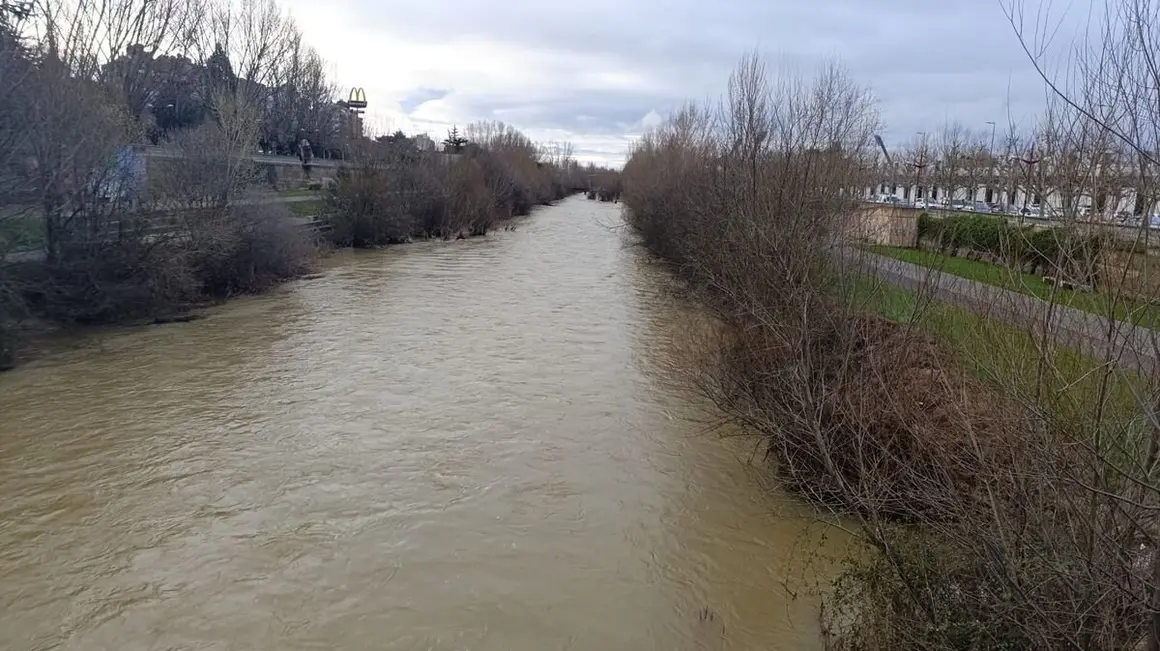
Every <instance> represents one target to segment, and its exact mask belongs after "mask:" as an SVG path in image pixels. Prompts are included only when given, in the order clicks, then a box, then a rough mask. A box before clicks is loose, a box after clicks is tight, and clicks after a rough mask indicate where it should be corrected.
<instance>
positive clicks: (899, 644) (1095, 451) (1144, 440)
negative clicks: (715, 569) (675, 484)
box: [623, 14, 1160, 651]
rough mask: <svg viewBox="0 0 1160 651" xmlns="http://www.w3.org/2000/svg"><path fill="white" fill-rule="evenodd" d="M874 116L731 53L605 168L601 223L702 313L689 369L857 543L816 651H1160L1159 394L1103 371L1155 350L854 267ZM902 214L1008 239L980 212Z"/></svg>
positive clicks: (861, 101)
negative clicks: (1092, 339)
mask: <svg viewBox="0 0 1160 651" xmlns="http://www.w3.org/2000/svg"><path fill="white" fill-rule="evenodd" d="M1126 16H1127V14H1125V15H1124V16H1120V17H1119V19H1126V18H1125V17H1126ZM1139 27H1140V25H1136V27H1134V28H1133V29H1124V30H1119V29H1117V30H1113V32H1109V33H1120V34H1137V35H1138V34H1150V33H1151V32H1149V31H1148V30H1147V29H1139ZM1117 51H1119V50H1117ZM1144 51H1146V50H1145V49H1141V48H1134V49H1133V48H1126V49H1124V50H1123V51H1120V54H1122V55H1127V56H1129V58H1130V57H1131V56H1144V55H1143V54H1135V55H1132V54H1131V53H1132V52H1136V53H1140V52H1144ZM1117 60H1118V59H1117ZM1101 69H1102V68H1101ZM1109 92H1110V91H1109ZM1127 92H1128V91H1127V90H1125V93H1127ZM1125 97H1126V96H1125ZM1104 99H1105V100H1106V99H1109V98H1106V97H1105V98H1104ZM1121 99H1123V98H1121ZM1106 105H1107V104H1106V102H1104V103H1100V104H1097V103H1094V102H1093V106H1101V107H1102V106H1106ZM1125 105H1126V102H1125V103H1121V104H1120V106H1121V109H1122V108H1123V107H1124V106H1125ZM1100 110H1103V109H1100ZM1109 111H1110V109H1109ZM1124 113H1126V111H1124ZM1155 113H1156V111H1155V104H1152V105H1149V106H1148V107H1145V108H1142V109H1139V110H1137V111H1136V113H1135V115H1136V116H1137V118H1138V117H1140V116H1142V115H1147V116H1150V117H1149V119H1150V120H1151V119H1152V117H1154V116H1155ZM1120 114H1123V113H1120ZM1149 124H1160V119H1156V120H1153V121H1151V122H1149ZM877 128H878V116H877V115H876V113H875V110H874V103H873V99H872V97H871V95H870V94H869V92H868V91H867V90H865V89H864V88H861V87H860V86H858V85H857V84H856V83H855V82H853V81H851V80H850V79H849V78H848V77H847V76H846V75H845V74H844V73H843V72H842V71H841V69H839V68H836V67H832V66H831V67H827V68H825V69H823V70H822V71H821V72H820V73H819V74H818V75H817V76H816V77H815V78H813V79H812V80H804V79H801V78H797V77H794V76H788V75H787V76H780V77H777V78H771V77H770V76H769V75H768V74H767V72H766V70H765V69H764V67H763V65H762V63H761V62H760V60H759V59H758V58H756V57H747V58H746V59H745V60H744V61H743V62H742V63H741V65H740V66H739V67H738V69H737V71H736V72H735V73H734V75H733V76H732V78H731V79H730V82H729V92H728V95H727V97H725V98H724V99H723V100H722V102H721V103H720V104H719V105H709V106H704V105H702V106H689V107H686V108H685V109H683V110H681V111H680V112H678V113H677V114H676V115H674V116H673V117H672V118H671V119H670V120H669V121H668V122H667V123H665V124H664V125H662V126H661V127H659V128H658V129H656V130H654V131H653V132H651V133H649V134H647V135H646V136H645V137H644V138H642V140H641V141H640V142H639V144H638V145H637V147H636V148H635V150H634V151H633V153H632V156H631V158H630V160H629V162H628V163H627V165H626V166H625V169H624V194H623V201H624V202H625V204H626V205H627V207H628V212H627V213H626V220H627V221H628V223H629V224H630V225H631V226H632V227H634V229H635V230H636V231H637V233H638V234H639V236H640V237H641V239H642V241H643V242H644V244H645V245H647V246H648V248H649V249H650V250H652V251H653V252H655V253H656V254H657V255H658V256H660V257H661V258H662V259H664V260H666V261H668V262H669V263H671V265H672V267H673V269H674V271H675V272H676V273H679V274H681V275H682V276H683V277H685V278H686V279H688V281H689V283H688V284H689V286H690V287H691V288H693V289H694V290H695V291H696V292H697V293H698V294H699V296H700V298H701V299H702V300H703V302H704V303H705V305H707V306H709V307H711V308H713V309H714V312H715V314H716V315H717V316H718V317H719V323H718V324H717V325H718V326H723V327H709V328H699V327H698V328H696V330H695V332H692V333H691V334H690V337H691V341H692V343H691V344H690V347H689V348H690V349H689V351H687V352H688V355H687V359H686V363H687V369H688V371H689V379H690V381H691V382H692V383H694V385H695V386H697V387H698V388H699V389H700V390H701V391H702V392H703V393H705V394H706V395H707V396H709V397H710V398H711V399H712V400H713V401H714V402H715V403H716V404H717V405H718V406H720V407H721V409H722V410H723V411H724V413H725V414H727V415H728V416H729V417H730V418H731V419H732V420H734V421H736V422H737V423H739V424H740V425H742V426H744V427H746V428H747V429H748V430H750V431H752V432H754V433H756V434H758V435H760V436H762V437H763V438H764V439H765V441H766V442H767V443H768V452H769V456H770V457H771V458H772V459H774V460H775V463H774V465H773V469H774V472H776V474H777V476H778V477H779V478H780V479H781V480H782V482H783V483H784V485H785V486H786V487H787V488H789V489H790V490H794V491H796V492H798V493H799V494H800V495H802V496H803V497H805V498H807V499H809V500H811V501H812V502H814V503H815V504H818V505H820V506H822V507H825V508H829V509H833V510H835V511H837V512H839V513H841V514H842V515H843V518H844V519H843V521H844V522H848V523H853V524H854V525H855V527H854V529H855V533H857V534H858V539H859V540H860V541H861V542H863V543H864V544H865V546H866V550H865V553H857V554H855V555H854V556H853V557H852V558H851V559H850V560H849V563H848V565H847V569H846V570H845V571H844V572H842V573H841V576H840V577H839V578H838V580H837V582H836V583H835V585H834V586H833V589H832V590H828V591H827V592H826V594H825V595H824V597H825V602H826V604H827V605H826V607H825V610H824V613H823V615H824V616H823V624H824V629H825V631H824V632H825V633H826V634H827V643H828V645H829V646H830V647H831V648H834V649H850V650H853V649H862V650H865V649H882V650H885V649H891V650H894V649H914V650H919V649H1065V648H1066V649H1085V650H1104V649H1106V650H1109V651H1110V650H1112V649H1149V650H1151V649H1156V648H1160V545H1158V541H1157V516H1156V514H1157V513H1160V488H1158V487H1160V461H1158V459H1160V426H1158V425H1157V422H1156V418H1155V411H1156V410H1155V405H1154V396H1155V395H1160V393H1158V389H1160V383H1158V382H1157V380H1158V378H1157V370H1156V369H1155V368H1151V367H1148V368H1142V369H1135V370H1125V368H1126V367H1125V366H1123V365H1122V364H1121V361H1122V360H1123V359H1125V358H1126V357H1130V356H1132V355H1144V356H1145V357H1146V356H1147V354H1148V350H1156V349H1160V348H1157V343H1160V342H1158V341H1157V338H1156V337H1155V336H1154V335H1153V336H1145V335H1142V334H1141V333H1139V332H1136V333H1131V334H1128V333H1126V332H1125V330H1124V328H1126V327H1127V326H1125V325H1124V324H1122V323H1120V322H1118V321H1114V320H1110V319H1105V320H1102V321H1100V325H1099V326H1098V327H1096V328H1094V329H1093V332H1095V331H1099V332H1096V334H1095V336H1097V337H1101V336H1102V337H1106V339H1105V341H1104V343H1105V344H1107V345H1105V346H1096V347H1095V348H1094V349H1093V348H1092V347H1085V348H1084V349H1083V350H1082V351H1080V350H1078V349H1074V348H1070V347H1068V345H1065V344H1067V343H1068V341H1069V340H1068V339H1067V336H1068V335H1069V334H1074V332H1075V331H1076V330H1077V329H1080V330H1082V329H1084V328H1085V327H1086V326H1084V325H1082V323H1080V322H1077V321H1069V320H1067V317H1064V316H1060V315H1059V314H1058V312H1059V310H1060V309H1061V307H1060V306H1059V305H1057V304H1055V302H1054V299H1051V298H1049V299H1048V300H1046V301H1042V302H1040V303H1031V304H1028V303H1026V302H1023V303H1019V304H1010V303H1006V302H1004V301H1005V299H1004V298H1003V296H1002V295H1001V294H999V293H994V294H990V293H987V292H977V293H976V294H973V295H972V301H973V302H974V303H975V304H974V305H972V309H973V310H974V311H967V310H965V309H960V308H958V307H956V306H953V305H947V304H945V303H940V302H938V301H935V300H933V299H932V297H931V295H932V293H933V288H932V286H931V285H928V286H926V287H922V288H919V289H918V290H913V289H910V290H907V289H902V288H897V287H887V286H882V285H881V284H880V283H879V282H877V281H876V280H875V279H874V278H873V277H872V276H869V275H866V274H865V272H864V270H866V269H869V268H871V266H868V265H867V264H864V261H863V259H862V258H863V256H864V255H865V254H864V253H862V252H861V250H860V249H859V248H858V247H857V246H856V243H855V242H853V241H851V238H850V237H848V235H849V234H853V233H859V232H862V229H861V226H860V225H858V224H857V223H856V221H857V219H858V218H859V215H861V214H863V213H862V212H861V211H860V210H859V209H858V208H857V207H856V204H855V202H853V201H852V200H851V199H852V198H853V197H856V196H858V195H859V194H860V189H862V188H865V187H868V186H869V185H870V183H869V182H868V181H870V180H872V179H873V178H875V176H874V175H875V173H876V171H875V168H874V164H873V146H872V144H871V143H873V134H874V133H875V131H876V129H877ZM991 226H995V228H991ZM925 227H926V229H927V230H926V233H925V234H926V235H927V236H928V237H930V238H932V239H934V240H935V241H941V242H947V245H948V246H952V247H953V246H978V247H982V248H984V249H987V248H990V247H994V250H995V251H997V255H1000V256H1007V255H1016V254H1017V253H1018V252H1017V251H1016V252H1013V251H1010V250H1008V249H1006V248H1004V247H1003V245H1002V242H1003V239H1004V233H1006V231H1005V230H1004V231H1003V232H998V231H996V229H997V228H1001V227H999V226H997V224H991V223H990V222H988V223H967V222H966V221H963V222H961V223H958V222H956V223H953V224H931V223H927V224H926V225H925ZM1008 234H1009V233H1008ZM1012 239H1013V238H1012ZM1081 248H1082V247H1081ZM1040 254H1043V255H1048V256H1050V257H1051V259H1050V260H1049V261H1044V260H1040V259H1036V260H1034V262H1035V263H1037V264H1040V265H1044V264H1046V265H1049V266H1051V268H1053V269H1058V268H1068V267H1069V266H1075V265H1077V264H1080V265H1082V263H1083V259H1082V255H1083V252H1082V251H1073V250H1071V247H1067V246H1057V247H1055V248H1050V247H1047V246H1043V247H1041V250H1040V251H1039V253H1037V254H1036V255H1040ZM1076 256H1081V257H1076ZM1029 261H1030V260H1029ZM927 282H929V283H934V282H937V274H931V275H930V276H928V277H927ZM988 296H994V298H991V299H988V298H987V297H988ZM988 300H990V301H991V303H989V304H987V303H986V302H987V301H988ZM1108 308H1109V310H1110V311H1109V313H1112V314H1114V313H1115V310H1116V305H1115V303H1114V298H1109V305H1108ZM1019 310H1023V311H1022V312H1020V311H1019ZM1004 314H1006V315H1016V317H1017V318H1013V319H1007V320H1005V321H1002V322H1001V321H998V320H997V319H998V318H999V316H998V315H1004ZM1100 332H1102V334H1100Z"/></svg>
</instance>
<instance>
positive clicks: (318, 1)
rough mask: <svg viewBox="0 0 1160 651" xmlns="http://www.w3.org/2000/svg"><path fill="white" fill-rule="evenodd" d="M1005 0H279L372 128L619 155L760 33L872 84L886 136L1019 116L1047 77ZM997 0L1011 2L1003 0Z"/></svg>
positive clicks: (605, 160)
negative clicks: (496, 137) (498, 131)
mask: <svg viewBox="0 0 1160 651" xmlns="http://www.w3.org/2000/svg"><path fill="white" fill-rule="evenodd" d="M1000 1H1001V0H712V1H706V0H568V1H561V0H489V1H487V2H484V1H482V0H407V1H396V0H282V4H283V6H284V7H285V8H286V9H287V10H288V11H289V12H290V13H291V14H292V15H293V16H294V17H295V19H296V20H297V22H298V24H299V27H300V28H301V29H302V31H303V33H304V35H305V37H306V40H307V41H309V43H310V44H311V45H313V46H314V47H315V48H316V49H317V50H318V51H319V53H320V54H321V55H322V57H323V58H324V59H326V60H327V61H328V63H329V64H330V66H331V72H332V74H333V76H334V77H335V78H336V80H337V82H338V83H339V85H340V87H341V88H342V89H344V90H343V93H344V94H345V93H346V92H348V90H349V89H350V88H352V87H355V86H358V87H362V88H364V89H365V91H366V95H367V100H368V102H369V107H368V110H367V117H366V121H367V127H368V129H370V130H372V131H375V132H383V133H385V132H392V131H394V130H396V129H401V130H403V131H404V132H407V133H418V132H427V133H430V134H431V135H432V136H433V137H436V139H441V138H442V137H445V135H446V130H447V129H448V128H449V127H451V126H452V125H456V124H458V125H459V126H460V127H461V128H462V126H463V125H464V124H466V123H468V122H472V121H475V120H502V121H504V122H506V123H508V124H511V125H513V126H515V127H517V128H519V129H520V130H522V131H523V132H524V133H526V134H527V135H528V136H530V137H532V138H533V139H535V140H538V141H541V142H550V141H568V142H571V143H572V144H573V146H574V148H575V152H576V157H577V158H578V159H580V160H581V161H584V162H589V161H591V162H596V163H598V164H609V165H613V166H620V165H622V164H623V162H624V160H625V157H626V155H627V153H628V149H629V147H630V145H631V142H632V141H633V139H634V138H635V137H638V136H639V134H640V133H641V132H642V131H643V130H645V129H646V128H648V127H650V126H653V125H655V124H657V123H659V122H660V121H662V120H663V119H664V117H665V116H667V115H669V114H670V113H671V112H672V111H674V110H675V109H676V108H678V107H679V106H680V105H681V104H682V103H683V102H685V101H687V100H703V99H712V98H716V97H719V96H720V95H721V93H722V92H723V91H724V89H725V86H726V83H727V80H728V77H729V73H730V72H731V70H732V69H733V67H734V66H735V65H736V63H737V61H738V59H739V58H740V57H741V56H742V55H743V54H745V53H746V52H747V51H750V50H753V49H757V50H758V51H759V52H760V53H761V54H762V56H763V57H765V58H766V59H767V61H768V63H769V65H770V66H771V67H778V66H786V67H789V68H794V69H798V70H808V69H810V67H811V66H815V65H818V64H819V63H821V62H823V61H824V60H826V59H837V60H839V61H841V62H842V63H843V64H844V65H845V66H846V67H847V68H848V69H849V71H850V73H851V74H852V76H853V77H854V78H855V79H856V80H857V81H859V82H860V83H862V84H865V85H868V86H870V87H871V88H872V89H873V91H874V94H875V96H876V97H877V98H878V102H879V108H880V110H881V114H882V119H883V122H884V129H883V132H882V135H883V137H884V139H885V140H886V142H887V143H888V146H889V147H891V148H894V147H895V146H902V144H903V143H909V142H913V141H914V139H915V138H916V133H918V132H920V131H925V132H928V133H933V132H936V131H937V130H938V129H940V128H941V127H942V126H943V125H944V124H946V123H947V122H948V121H958V122H960V123H962V124H963V125H964V126H965V127H967V128H970V129H977V130H978V131H980V132H987V133H989V132H990V130H991V126H990V125H988V124H986V123H987V122H988V121H994V122H996V123H997V124H998V125H999V127H998V129H999V131H1000V133H1001V132H1002V130H1003V128H1004V126H1005V125H1007V124H1009V123H1010V122H1015V123H1024V122H1026V121H1028V120H1030V119H1032V116H1033V115H1034V114H1035V112H1036V111H1038V110H1039V108H1040V107H1041V106H1042V105H1043V103H1044V98H1045V91H1044V85H1043V83H1042V81H1040V80H1039V79H1038V77H1037V76H1036V74H1035V72H1034V70H1033V68H1032V67H1031V65H1030V63H1029V61H1028V59H1027V56H1026V55H1025V54H1024V52H1023V51H1022V49H1021V48H1020V45H1019V42H1018V40H1017V39H1016V37H1015V34H1014V32H1013V29H1012V27H1011V25H1010V24H1009V23H1008V22H1007V19H1006V17H1005V16H1004V14H1003V11H1002V8H1001V5H1000V4H999V3H1000ZM1006 1H1008V2H1009V1H1010V0H1006Z"/></svg>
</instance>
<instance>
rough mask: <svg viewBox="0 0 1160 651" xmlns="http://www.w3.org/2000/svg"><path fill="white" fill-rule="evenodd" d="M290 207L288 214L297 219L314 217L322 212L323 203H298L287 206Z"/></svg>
mask: <svg viewBox="0 0 1160 651" xmlns="http://www.w3.org/2000/svg"><path fill="white" fill-rule="evenodd" d="M287 205H288V206H290V212H292V213H294V214H295V215H297V216H299V217H314V216H316V215H318V214H319V213H321V212H322V207H323V205H324V204H323V202H322V201H321V200H319V201H299V202H296V203H291V204H287Z"/></svg>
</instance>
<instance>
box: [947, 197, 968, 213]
mask: <svg viewBox="0 0 1160 651" xmlns="http://www.w3.org/2000/svg"><path fill="white" fill-rule="evenodd" d="M947 208H948V209H950V210H961V211H965V212H971V211H973V210H974V207H973V206H972V205H970V204H969V203H967V202H966V201H965V200H963V199H953V200H951V202H950V204H948V205H947Z"/></svg>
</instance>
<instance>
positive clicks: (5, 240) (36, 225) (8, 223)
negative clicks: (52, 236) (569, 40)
mask: <svg viewBox="0 0 1160 651" xmlns="http://www.w3.org/2000/svg"><path fill="white" fill-rule="evenodd" d="M43 248H44V220H43V219H41V218H40V217H38V216H23V215H22V216H15V217H5V218H3V219H0V253H2V252H5V251H10V252H13V253H18V252H21V251H39V250H40V249H43Z"/></svg>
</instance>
